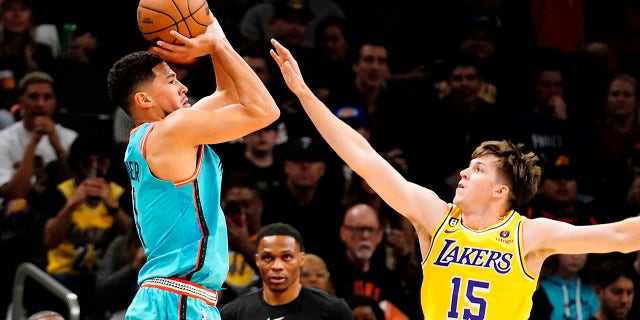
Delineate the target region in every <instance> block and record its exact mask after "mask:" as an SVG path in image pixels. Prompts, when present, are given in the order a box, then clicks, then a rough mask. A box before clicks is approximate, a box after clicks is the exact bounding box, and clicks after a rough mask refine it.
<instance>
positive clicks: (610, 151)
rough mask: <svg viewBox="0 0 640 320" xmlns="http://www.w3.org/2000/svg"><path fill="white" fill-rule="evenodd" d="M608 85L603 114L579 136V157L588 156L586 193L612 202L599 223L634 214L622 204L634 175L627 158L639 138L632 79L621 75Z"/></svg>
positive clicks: (631, 154)
mask: <svg viewBox="0 0 640 320" xmlns="http://www.w3.org/2000/svg"><path fill="white" fill-rule="evenodd" d="M608 88H609V89H608V95H607V100H606V103H605V116H604V118H603V119H601V120H599V121H597V122H596V123H595V124H594V126H592V128H591V130H590V131H589V132H587V133H586V134H585V135H583V136H582V139H581V141H582V144H581V146H582V147H581V149H580V150H581V151H580V152H581V153H580V156H581V157H583V158H585V159H586V158H590V159H591V161H589V166H588V168H586V169H587V170H584V172H585V174H586V176H585V184H586V185H585V187H586V190H587V193H589V194H592V195H593V196H595V197H596V198H598V199H600V200H601V201H603V202H605V203H610V204H611V205H613V207H612V208H611V210H607V211H608V215H607V216H606V220H605V221H603V222H610V221H618V220H621V219H623V218H626V217H630V216H633V215H635V214H636V213H637V212H636V211H631V212H630V211H629V210H627V208H625V207H624V203H625V197H626V196H627V192H628V190H629V187H630V186H631V184H632V182H633V178H634V172H633V171H632V168H630V167H629V163H628V161H629V159H630V158H632V156H633V152H634V149H635V147H636V143H637V141H640V123H639V122H638V121H639V120H638V99H637V92H638V83H637V81H636V79H635V78H633V77H631V76H629V75H626V74H621V75H618V76H616V77H615V78H614V79H613V80H612V81H611V82H610V83H609V86H608Z"/></svg>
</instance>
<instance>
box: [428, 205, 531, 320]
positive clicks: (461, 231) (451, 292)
mask: <svg viewBox="0 0 640 320" xmlns="http://www.w3.org/2000/svg"><path fill="white" fill-rule="evenodd" d="M525 219H527V218H525V217H522V216H521V215H520V214H518V213H517V212H516V211H513V210H512V211H511V212H509V213H508V214H507V215H506V216H505V217H504V219H502V220H501V221H500V222H498V223H496V224H494V225H493V226H491V227H489V228H486V229H484V230H471V229H469V228H467V227H465V226H464V225H463V223H462V217H461V211H460V209H459V208H458V207H456V206H455V205H453V204H449V212H448V213H447V215H446V216H445V217H444V218H443V220H442V221H441V222H440V224H439V226H438V228H437V229H436V230H435V232H434V234H433V238H432V241H431V245H430V248H429V251H428V253H427V257H426V258H425V260H424V261H423V262H422V273H423V276H424V281H423V283H422V289H421V302H422V310H423V312H424V315H425V319H426V320H442V319H461V320H462V319H470V320H482V319H488V320H504V319H509V320H520V319H522V320H526V319H528V318H529V313H530V311H531V305H532V302H531V297H532V295H533V292H534V290H535V289H536V282H537V281H538V277H537V276H534V275H532V274H531V273H530V272H528V271H527V270H526V266H525V264H524V256H523V255H522V221H523V220H525Z"/></svg>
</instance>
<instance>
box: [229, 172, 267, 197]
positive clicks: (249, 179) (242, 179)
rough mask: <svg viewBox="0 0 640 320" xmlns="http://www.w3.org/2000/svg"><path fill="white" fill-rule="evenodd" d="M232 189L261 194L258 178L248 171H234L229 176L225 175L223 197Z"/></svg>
mask: <svg viewBox="0 0 640 320" xmlns="http://www.w3.org/2000/svg"><path fill="white" fill-rule="evenodd" d="M232 188H247V189H249V190H253V191H255V192H256V193H257V194H260V188H259V187H258V181H257V180H256V178H255V177H254V176H253V175H251V174H250V173H249V172H246V171H234V172H230V173H229V174H225V175H223V177H222V192H221V193H222V196H223V197H224V195H225V194H226V193H227V192H228V191H229V190H230V189H232Z"/></svg>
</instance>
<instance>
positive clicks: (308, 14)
mask: <svg viewBox="0 0 640 320" xmlns="http://www.w3.org/2000/svg"><path fill="white" fill-rule="evenodd" d="M274 9H275V10H274V12H273V18H282V19H284V20H294V19H300V21H301V22H303V23H307V22H309V21H311V20H312V19H313V17H314V14H313V12H312V11H311V9H309V3H308V1H307V0H275V2H274Z"/></svg>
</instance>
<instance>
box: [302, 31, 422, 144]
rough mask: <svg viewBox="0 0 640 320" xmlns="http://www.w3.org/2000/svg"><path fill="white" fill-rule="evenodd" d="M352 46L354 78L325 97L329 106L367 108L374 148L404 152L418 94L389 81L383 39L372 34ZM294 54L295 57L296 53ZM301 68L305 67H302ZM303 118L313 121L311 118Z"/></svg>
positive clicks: (387, 52)
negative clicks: (412, 111)
mask: <svg viewBox="0 0 640 320" xmlns="http://www.w3.org/2000/svg"><path fill="white" fill-rule="evenodd" d="M353 49H354V57H353V60H352V62H351V68H352V70H353V72H354V77H353V80H354V81H353V82H352V83H351V84H349V85H348V86H346V87H342V88H340V90H336V91H335V92H331V95H330V96H328V97H327V99H326V101H327V106H328V107H329V108H330V109H332V110H333V109H337V108H339V107H342V106H345V105H358V106H361V107H362V108H364V110H365V111H366V117H367V121H368V123H369V125H370V131H371V144H372V145H373V146H374V148H375V149H376V150H378V151H381V152H386V153H388V152H389V151H392V150H395V149H397V151H398V153H399V154H401V155H402V152H403V151H405V152H406V148H407V145H408V142H409V136H408V134H409V131H408V127H409V126H408V125H407V123H409V120H410V119H411V110H412V107H414V104H416V102H415V101H416V100H413V99H414V98H415V97H414V96H413V95H412V94H410V93H408V92H407V91H406V90H403V89H404V88H405V87H403V86H398V85H395V86H394V85H392V84H390V83H388V82H387V79H388V78H389V76H390V74H391V70H390V67H389V51H388V47H387V44H386V43H385V42H384V40H382V39H377V38H376V37H375V36H372V37H370V38H367V39H365V40H363V41H361V42H360V43H359V44H357V45H355V46H354V48H353ZM292 54H293V55H294V56H295V52H293V53H292ZM296 57H297V56H296ZM300 68H301V69H302V70H305V69H304V67H303V66H300ZM303 116H304V114H303ZM302 119H304V118H302ZM303 121H308V122H310V120H308V119H305V120H303Z"/></svg>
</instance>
